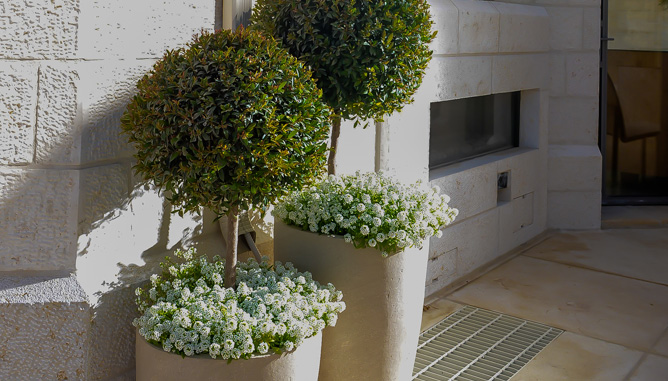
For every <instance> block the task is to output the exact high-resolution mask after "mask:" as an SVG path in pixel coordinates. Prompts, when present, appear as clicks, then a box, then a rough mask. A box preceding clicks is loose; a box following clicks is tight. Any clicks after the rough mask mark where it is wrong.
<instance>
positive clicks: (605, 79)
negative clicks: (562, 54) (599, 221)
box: [600, 0, 668, 204]
mask: <svg viewBox="0 0 668 381" xmlns="http://www.w3.org/2000/svg"><path fill="white" fill-rule="evenodd" d="M605 3H606V2H605V1H604V2H603V4H602V7H603V12H602V13H603V30H602V32H603V33H602V47H601V53H602V62H603V65H602V66H603V70H604V71H602V73H605V74H604V75H602V78H601V91H602V92H604V93H602V97H601V118H600V120H601V123H602V126H601V150H602V151H603V152H604V156H603V157H604V175H603V179H604V184H603V202H604V204H668V1H666V0H664V1H661V0H608V1H607V4H605ZM606 5H607V9H606ZM606 13H607V15H606ZM606 16H607V17H606ZM606 21H607V34H606ZM608 36H609V37H610V38H608ZM606 44H607V47H606ZM606 48H607V49H606ZM606 64H607V70H606V68H605V66H606Z"/></svg>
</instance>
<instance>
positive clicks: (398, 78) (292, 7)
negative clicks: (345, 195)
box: [251, 0, 436, 174]
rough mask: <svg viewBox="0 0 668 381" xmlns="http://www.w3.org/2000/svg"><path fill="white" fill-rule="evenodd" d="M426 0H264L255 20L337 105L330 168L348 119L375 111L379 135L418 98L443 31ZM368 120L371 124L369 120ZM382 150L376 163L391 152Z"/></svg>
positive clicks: (370, 115) (357, 119) (330, 102)
mask: <svg viewBox="0 0 668 381" xmlns="http://www.w3.org/2000/svg"><path fill="white" fill-rule="evenodd" d="M432 25H433V21H432V20H431V15H430V13H429V4H428V3H427V1H426V0H385V1H362V0H359V1H354V0H353V1H348V0H299V1H297V0H257V1H256V3H255V6H254V8H253V16H252V18H251V27H253V28H257V29H260V30H262V31H265V32H266V33H268V34H271V35H273V36H274V37H275V38H276V39H277V40H278V41H279V42H280V43H281V44H283V46H285V47H286V48H287V49H288V51H290V53H291V54H292V55H294V56H295V57H297V58H299V59H300V60H302V61H304V62H305V63H306V64H307V65H308V66H309V67H310V68H311V70H312V71H313V77H314V78H315V80H316V82H317V84H318V87H320V88H321V89H322V91H323V100H324V101H325V102H326V103H327V104H328V105H329V106H330V107H331V108H332V110H333V116H332V132H331V148H332V149H331V150H330V153H329V160H328V171H329V173H330V174H334V173H335V155H336V147H337V141H338V137H339V133H340V128H341V118H343V119H354V120H355V124H354V125H355V126H357V125H359V124H360V122H361V121H363V120H366V119H369V118H373V119H375V120H376V121H377V124H376V139H377V141H380V142H383V139H382V138H381V135H383V134H387V131H384V128H383V127H382V124H380V123H379V122H382V120H383V117H384V115H385V114H391V113H392V112H394V111H400V110H401V109H402V107H403V105H405V104H406V103H409V102H412V98H413V94H414V93H415V91H416V90H417V89H418V88H419V87H420V84H421V83H422V77H423V76H424V73H425V70H426V68H427V65H428V63H429V61H430V60H431V56H432V51H431V50H430V49H429V43H430V42H431V41H432V40H433V39H434V37H435V36H436V32H432V30H431V27H432ZM364 127H366V123H364ZM384 151H385V150H384V149H381V150H380V152H377V153H376V170H377V171H378V170H380V169H385V170H387V168H381V165H380V163H381V162H385V161H386V158H384V157H380V154H381V152H384Z"/></svg>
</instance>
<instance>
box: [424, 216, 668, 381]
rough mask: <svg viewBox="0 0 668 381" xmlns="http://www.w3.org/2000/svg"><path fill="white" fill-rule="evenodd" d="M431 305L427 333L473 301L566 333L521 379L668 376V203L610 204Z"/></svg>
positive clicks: (659, 379)
mask: <svg viewBox="0 0 668 381" xmlns="http://www.w3.org/2000/svg"><path fill="white" fill-rule="evenodd" d="M603 217H604V222H603V227H604V229H603V230H598V231H561V232H554V233H552V234H549V235H548V236H547V237H546V238H545V239H544V240H542V241H541V242H539V243H537V244H536V245H534V246H532V247H530V248H529V249H527V250H525V251H523V252H522V253H521V254H520V255H518V256H516V257H514V258H513V259H511V260H509V261H508V262H506V263H504V264H502V265H501V266H499V267H497V268H496V269H494V270H492V271H490V272H488V273H487V274H485V275H483V276H481V277H479V278H478V279H476V280H475V281H473V282H471V283H469V284H468V285H466V286H464V287H462V288H460V289H458V290H456V291H454V292H452V293H451V294H449V295H447V296H445V297H444V298H441V299H439V300H437V301H435V302H433V303H431V304H430V307H431V308H429V309H428V310H427V311H426V312H425V314H424V317H423V327H426V326H429V325H431V324H433V323H436V322H437V321H439V320H440V319H442V318H443V317H444V316H447V315H448V314H450V313H451V312H453V311H454V310H456V309H458V308H459V307H461V305H462V304H468V305H473V306H476V307H481V308H485V309H489V310H494V311H498V312H502V313H505V314H508V315H512V316H516V317H519V318H523V319H527V320H533V321H537V322H541V323H545V324H548V325H551V326H554V327H557V328H561V329H563V330H565V332H564V333H563V334H562V335H561V336H559V337H558V338H557V339H556V340H555V341H554V342H552V343H551V344H550V345H548V346H547V348H545V350H543V351H542V352H541V353H540V354H539V355H538V356H537V357H536V358H534V359H533V360H532V361H531V362H529V364H528V365H527V366H526V367H525V368H523V369H522V370H521V371H520V372H519V373H518V374H517V375H515V377H514V378H513V380H540V381H543V380H587V381H588V380H605V381H614V380H648V381H667V380H668V207H642V208H628V207H611V208H604V212H603Z"/></svg>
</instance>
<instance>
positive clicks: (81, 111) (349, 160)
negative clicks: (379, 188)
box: [0, 0, 601, 380]
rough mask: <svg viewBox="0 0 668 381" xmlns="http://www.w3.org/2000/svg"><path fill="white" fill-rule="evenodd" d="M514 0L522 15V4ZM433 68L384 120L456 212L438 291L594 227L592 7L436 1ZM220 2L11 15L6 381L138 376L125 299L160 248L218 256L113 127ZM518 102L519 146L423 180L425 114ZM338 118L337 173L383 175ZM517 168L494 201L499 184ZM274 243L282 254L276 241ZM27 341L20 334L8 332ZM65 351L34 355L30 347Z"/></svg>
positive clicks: (89, 2) (0, 149)
mask: <svg viewBox="0 0 668 381" xmlns="http://www.w3.org/2000/svg"><path fill="white" fill-rule="evenodd" d="M513 2H515V3H518V4H512V3H513ZM431 5H432V14H433V15H434V18H435V22H436V25H435V28H436V29H437V30H438V36H437V39H436V40H435V41H434V43H433V46H432V48H433V50H434V59H433V61H432V63H431V65H430V67H429V69H428V73H427V77H426V78H425V80H424V82H423V86H422V87H421V89H420V90H419V91H418V93H417V94H416V96H415V102H414V103H412V104H410V105H407V106H406V107H405V108H404V110H403V111H402V112H400V113H396V114H394V115H392V116H390V117H389V118H388V119H387V125H388V127H389V131H390V133H389V135H388V136H386V137H383V139H385V140H384V143H383V144H384V145H385V147H384V148H385V149H386V150H387V151H388V153H389V155H388V158H387V163H385V164H386V165H387V168H389V170H390V172H392V173H393V174H394V175H396V176H398V177H399V178H400V179H402V180H404V181H407V182H412V181H416V180H422V181H425V182H431V183H432V184H434V185H439V186H440V187H441V188H442V190H443V192H444V193H447V194H449V195H450V196H451V197H452V202H451V204H452V205H453V206H455V207H457V208H459V209H460V212H461V214H460V216H459V218H458V219H457V222H456V224H454V225H453V226H451V227H449V228H447V229H446V230H445V231H444V235H443V237H442V238H441V239H433V240H431V242H430V262H429V270H428V271H429V273H428V281H427V284H426V294H427V295H433V294H434V293H436V292H438V291H439V290H441V289H443V288H445V287H448V286H449V285H451V284H453V283H454V282H456V281H457V280H459V279H461V278H463V277H465V276H467V274H470V273H471V272H472V271H475V270H476V269H479V268H480V267H481V266H485V265H486V264H488V263H490V262H493V261H495V260H497V259H498V258H499V257H500V256H501V255H503V254H504V253H506V252H508V251H509V250H512V249H513V248H515V247H517V246H518V245H520V244H521V243H523V242H526V241H527V240H529V239H531V238H532V237H534V236H536V235H537V234H539V233H540V232H542V231H544V230H545V229H546V228H549V227H551V228H578V229H579V228H596V227H598V226H599V221H600V165H601V163H600V153H599V152H598V148H597V145H596V143H597V118H598V61H597V60H598V40H599V29H600V28H599V27H600V21H599V14H600V2H599V1H598V0H516V1H512V0H511V1H509V2H498V1H494V2H487V1H479V0H431ZM221 9H222V1H221V0H204V1H201V0H197V1H195V0H188V1H176V0H164V1H161V2H146V1H134V2H131V1H127V0H107V1H101V0H86V1H83V0H53V1H50V2H47V1H40V2H34V1H24V0H5V1H3V2H2V4H0V332H2V333H4V335H3V337H11V340H8V341H7V342H6V343H5V344H4V345H0V379H23V378H37V379H91V380H97V379H111V378H114V379H132V378H133V375H134V373H133V366H134V345H133V343H134V331H133V328H132V327H131V325H130V322H131V320H132V318H133V317H134V307H133V301H132V291H133V288H134V286H135V285H137V284H138V283H139V282H141V281H143V280H144V279H146V277H147V276H148V274H150V273H151V272H154V271H155V269H156V268H157V264H158V262H159V260H160V259H161V258H162V257H163V256H164V253H166V252H170V251H172V250H174V249H175V248H178V247H182V246H192V245H194V246H196V247H198V248H200V249H201V252H203V251H206V252H208V253H214V252H222V250H223V249H224V242H223V239H222V236H221V235H220V232H219V229H218V227H217V226H216V225H214V224H212V223H211V221H212V219H213V215H212V214H211V213H210V212H206V211H205V212H204V214H203V215H202V216H197V215H186V216H184V217H178V216H177V215H172V214H171V213H170V206H169V203H167V202H166V201H165V200H164V198H163V197H161V196H160V195H159V194H158V193H157V192H156V191H155V190H152V189H150V188H145V187H142V186H139V185H138V183H139V181H138V179H137V178H136V177H135V176H134V175H133V173H132V170H131V167H132V163H133V161H132V158H131V155H132V150H131V147H129V146H128V145H127V144H126V143H125V140H124V139H123V137H122V136H119V118H120V115H121V114H122V112H123V110H124V107H125V104H126V103H127V102H128V100H129V99H130V97H131V96H132V94H133V91H134V90H133V88H134V83H135V82H136V80H137V79H138V78H140V77H141V76H142V75H143V74H144V73H146V72H147V71H148V70H149V69H150V67H151V65H152V64H153V63H154V62H155V60H156V59H158V58H159V57H160V56H161V55H162V52H163V51H164V49H166V48H172V47H176V46H179V45H182V44H184V43H185V42H187V41H188V40H190V38H191V35H192V34H194V33H196V32H198V31H199V30H201V29H209V30H210V29H213V28H215V27H220V26H221V25H222V23H223V21H222V18H221V17H219V16H217V15H221V13H222V12H221ZM510 91H521V92H522V106H521V108H522V112H521V122H520V123H521V136H520V147H519V148H516V149H513V150H509V151H504V152H501V153H497V154H493V155H487V156H485V157H482V158H478V159H474V160H469V161H467V162H464V163H460V164H456V165H453V166H449V167H446V168H444V169H441V170H438V171H431V172H430V170H429V168H428V162H429V106H430V103H431V102H438V101H445V100H451V99H458V98H464V97H470V96H479V95H488V94H493V93H501V92H510ZM351 124H352V123H348V122H344V124H343V126H342V133H341V138H340V141H339V143H340V151H339V154H338V161H337V171H338V173H351V172H354V171H355V170H362V171H371V170H373V169H374V158H375V152H374V146H375V140H376V138H375V131H374V128H373V126H371V127H370V128H367V129H360V128H357V129H353V128H352V125H351ZM500 172H509V173H510V186H509V188H508V189H507V190H505V191H503V192H499V191H498V190H497V189H496V180H497V174H498V173H500ZM267 244H268V246H271V242H267ZM14 332H18V333H19V334H18V335H14ZM54 351H58V352H63V353H68V355H67V356H50V357H48V358H45V357H44V356H36V355H35V354H37V353H53V352H54Z"/></svg>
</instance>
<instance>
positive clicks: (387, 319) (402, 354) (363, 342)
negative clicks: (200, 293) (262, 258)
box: [274, 219, 427, 381]
mask: <svg viewBox="0 0 668 381" xmlns="http://www.w3.org/2000/svg"><path fill="white" fill-rule="evenodd" d="M274 234H275V241H274V256H275V259H276V260H277V261H281V262H292V263H293V264H294V265H295V266H296V267H297V268H299V269H303V271H310V272H311V273H312V274H313V278H314V279H318V281H319V282H320V283H322V284H325V283H327V282H331V283H332V284H334V285H336V287H337V289H339V290H341V291H342V292H343V297H344V299H345V301H346V306H347V307H346V310H345V311H344V312H343V313H341V315H339V318H338V321H337V323H336V327H334V329H325V330H324V331H323V348H322V357H321V362H320V376H319V378H318V380H320V381H328V380H332V381H340V380H392V381H394V380H398V381H401V380H409V379H410V377H411V372H412V370H413V363H414V361H415V352H416V348H417V342H418V336H419V333H420V321H421V318H422V303H423V301H424V284H425V277H426V271H427V250H426V249H415V248H413V249H407V250H406V251H404V252H402V253H399V254H396V255H393V256H390V257H388V258H383V257H382V256H381V254H380V252H379V251H378V250H375V249H370V248H367V249H355V247H354V246H353V245H351V244H349V243H346V242H345V241H344V240H343V238H342V237H335V236H325V235H319V234H315V233H311V232H306V231H303V230H300V229H297V228H294V227H292V226H287V225H285V224H284V223H283V222H282V221H280V220H279V219H276V224H275V231H274Z"/></svg>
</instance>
